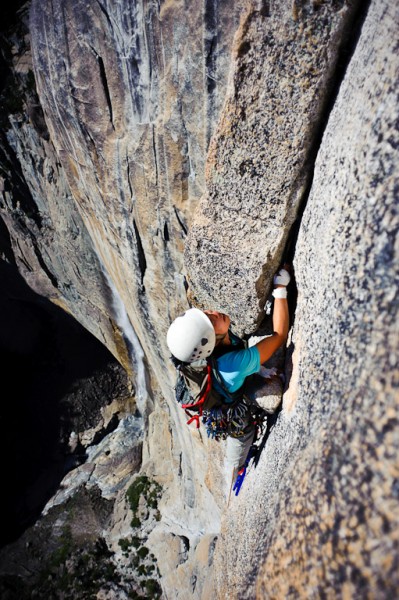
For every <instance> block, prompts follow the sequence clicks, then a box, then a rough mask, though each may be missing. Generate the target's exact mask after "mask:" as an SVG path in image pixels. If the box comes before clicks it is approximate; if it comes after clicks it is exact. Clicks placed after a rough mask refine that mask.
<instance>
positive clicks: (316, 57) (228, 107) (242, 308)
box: [185, 0, 359, 334]
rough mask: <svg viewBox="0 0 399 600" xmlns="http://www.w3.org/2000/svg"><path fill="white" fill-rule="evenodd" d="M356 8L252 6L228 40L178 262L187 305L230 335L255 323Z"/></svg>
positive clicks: (302, 188)
mask: <svg viewBox="0 0 399 600" xmlns="http://www.w3.org/2000/svg"><path fill="white" fill-rule="evenodd" d="M358 4H359V3H358V2H350V3H345V2H328V3H327V2H317V3H311V2H291V1H288V0H286V1H284V2H278V3H273V4H270V3H267V2H266V3H260V2H259V3H256V2H253V3H249V7H248V12H247V14H246V15H245V17H244V18H243V20H242V23H241V26H240V28H239V30H238V31H237V33H236V36H235V39H234V47H233V57H232V67H231V73H230V79H229V85H228V89H227V96H226V101H225V104H224V107H223V112H222V116H221V118H220V120H219V123H218V126H217V129H216V132H215V135H214V138H213V140H212V143H211V147H210V151H209V155H208V160H207V167H206V175H207V177H206V191H205V193H204V195H203V197H202V200H201V204H200V207H199V209H197V211H196V214H195V217H194V220H193V224H192V227H191V229H190V233H189V237H188V240H187V244H186V249H185V263H186V268H187V271H188V276H189V282H190V288H191V289H190V292H191V295H192V298H193V301H194V302H196V303H198V304H199V305H200V307H203V308H208V307H211V308H215V309H218V310H222V311H223V312H225V313H227V314H229V315H230V316H231V317H232V320H233V323H234V326H235V330H236V331H237V333H239V334H242V333H247V334H248V333H251V332H252V331H254V329H255V328H256V326H257V325H258V324H259V322H260V320H261V319H262V317H263V316H264V315H263V311H262V308H263V305H264V302H265V299H266V296H267V292H268V291H269V289H270V285H271V279H272V275H273V274H274V272H275V271H276V269H277V268H278V266H279V263H280V261H281V259H282V255H283V250H284V247H285V244H286V242H287V238H288V235H289V232H290V228H291V226H292V224H293V222H294V220H295V218H296V215H297V213H298V210H299V207H300V203H301V200H302V198H303V196H304V194H305V192H306V187H307V185H308V184H309V181H310V179H311V174H312V164H313V160H314V153H315V147H316V146H317V144H318V142H319V139H320V135H321V131H322V128H323V126H324V123H323V120H324V118H325V110H326V108H327V106H328V103H329V102H330V96H331V94H332V93H333V91H334V85H335V84H336V79H337V77H338V76H339V75H338V71H339V67H338V62H339V60H340V59H341V53H342V49H343V47H344V45H345V43H346V42H347V41H348V35H349V32H350V30H351V27H352V25H353V23H354V21H355V16H356V10H355V9H356V7H357V5H358Z"/></svg>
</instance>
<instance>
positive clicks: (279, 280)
mask: <svg viewBox="0 0 399 600" xmlns="http://www.w3.org/2000/svg"><path fill="white" fill-rule="evenodd" d="M290 281H291V276H290V274H289V273H288V271H287V270H286V269H280V270H279V271H278V272H277V273H276V274H275V276H274V277H273V283H274V285H283V286H287V285H288V284H289V282H290Z"/></svg>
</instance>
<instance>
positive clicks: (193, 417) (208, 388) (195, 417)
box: [181, 364, 212, 429]
mask: <svg viewBox="0 0 399 600" xmlns="http://www.w3.org/2000/svg"><path fill="white" fill-rule="evenodd" d="M206 371H207V373H206V375H207V378H208V380H207V382H206V387H205V390H204V393H203V394H202V396H201V397H200V399H199V400H198V402H196V403H195V404H182V405H181V406H182V408H184V410H185V412H186V415H187V416H188V417H190V419H189V420H188V421H187V425H190V424H191V423H192V422H193V421H195V423H196V427H197V429H199V426H200V418H201V417H202V412H203V405H204V402H205V400H206V398H207V396H208V394H209V392H210V391H211V388H212V378H211V372H212V369H211V365H209V364H208V365H207V369H206ZM197 407H199V411H198V413H197V414H196V415H192V414H191V413H190V411H189V409H192V408H197Z"/></svg>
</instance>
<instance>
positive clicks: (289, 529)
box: [215, 2, 399, 598]
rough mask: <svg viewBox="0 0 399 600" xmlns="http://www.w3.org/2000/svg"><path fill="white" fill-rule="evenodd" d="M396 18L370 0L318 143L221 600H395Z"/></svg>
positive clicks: (219, 559) (228, 525)
mask: <svg viewBox="0 0 399 600" xmlns="http://www.w3.org/2000/svg"><path fill="white" fill-rule="evenodd" d="M398 17H399V14H398V9H397V7H393V6H392V5H391V4H390V3H388V2H372V3H371V6H370V9H369V12H368V14H367V18H366V20H365V22H364V25H363V27H362V32H361V36H360V39H359V41H358V43H357V46H356V49H355V52H354V54H353V57H352V60H351V62H350V64H349V67H348V69H347V72H346V74H345V78H344V80H343V82H342V85H341V87H340V90H339V94H338V97H337V99H336V102H335V105H334V108H333V110H332V113H331V115H330V118H329V121H328V124H327V127H326V130H325V132H324V136H323V140H322V144H321V147H320V149H319V152H318V155H317V161H316V165H315V172H314V180H313V185H312V188H311V191H310V196H309V199H308V202H307V205H306V209H305V211H304V215H303V218H302V222H301V228H300V232H299V237H298V242H297V245H296V251H295V259H294V267H295V276H296V283H297V287H298V291H299V293H298V304H297V308H296V312H295V323H294V326H293V329H292V332H291V333H292V336H291V339H290V344H289V350H290V352H289V356H291V362H292V370H291V376H290V379H289V380H288V382H287V389H286V391H285V394H284V398H283V408H282V412H281V414H280V416H279V419H278V421H277V423H276V425H275V427H274V429H273V431H272V433H271V436H270V438H269V440H268V442H267V444H266V447H265V450H264V452H263V454H262V457H261V460H260V462H259V464H258V467H257V469H255V470H253V471H252V472H251V473H250V475H249V476H248V481H247V485H246V487H245V489H243V491H242V495H241V496H240V497H239V498H238V499H237V502H236V503H235V504H234V506H233V508H232V511H231V513H229V514H226V515H225V517H224V521H223V526H222V535H221V538H219V541H218V544H217V546H216V553H215V567H216V568H215V573H216V574H218V575H217V576H216V580H217V581H216V584H215V585H216V588H217V590H218V594H217V595H218V597H220V598H230V597H234V598H254V597H256V598H320V597H327V598H333V597H334V598H336V597H340V598H359V597H363V598H366V597H372V598H392V597H394V596H396V595H397V593H398V589H399V578H398V573H399V569H398V560H399V546H398V523H399V488H398V476H399V470H398V461H397V456H398V451H399V436H398V433H397V431H398V401H399V392H398V386H399V369H398V355H399V353H398V350H399V335H398V334H399V330H398V321H397V309H398V277H399V272H398V265H399V260H398V259H399V256H398V253H399V247H398V239H397V231H398V224H399V217H398V204H397V201H398V198H397V190H398V171H397V165H398V158H399V157H398V147H399V146H398V141H399V140H398V128H397V115H398V96H397V91H398V90H397V87H396V86H397V73H398V68H399V60H398V54H397V51H396V43H395V34H394V32H395V31H397V28H398V25H399V20H398ZM395 315H396V316H395ZM238 523H241V525H237V524H238ZM222 565H223V569H225V570H226V571H227V572H228V573H229V574H230V576H229V578H227V580H226V578H224V577H221V576H220V573H221V568H222Z"/></svg>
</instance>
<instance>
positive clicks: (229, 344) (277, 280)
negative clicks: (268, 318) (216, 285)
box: [167, 268, 290, 479]
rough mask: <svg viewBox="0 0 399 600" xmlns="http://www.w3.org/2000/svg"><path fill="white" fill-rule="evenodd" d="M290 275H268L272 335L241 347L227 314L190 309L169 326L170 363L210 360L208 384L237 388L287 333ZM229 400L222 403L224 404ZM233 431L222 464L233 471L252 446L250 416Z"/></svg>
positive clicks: (256, 370)
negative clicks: (214, 369)
mask: <svg viewBox="0 0 399 600" xmlns="http://www.w3.org/2000/svg"><path fill="white" fill-rule="evenodd" d="M289 281H290V275H289V273H288V271H287V270H286V269H284V268H283V269H280V270H279V272H278V273H277V274H276V275H275V276H274V279H273V283H274V290H273V293H272V295H273V297H274V299H275V301H274V308H273V334H272V335H270V336H268V337H266V338H264V339H263V340H261V341H260V342H258V343H257V344H256V345H255V346H252V347H250V348H245V347H244V345H243V343H242V340H240V338H238V337H237V336H235V335H234V334H233V333H232V332H231V331H230V317H228V315H225V314H223V313H221V312H218V311H213V310H205V311H200V310H199V309H197V308H191V309H189V310H188V311H186V312H185V313H184V315H182V316H180V317H177V319H175V320H174V321H173V323H172V324H171V325H170V327H169V330H168V334H167V345H168V347H169V350H170V351H171V353H172V356H173V357H174V364H175V366H179V365H180V366H181V365H188V364H189V365H192V364H193V363H196V362H197V361H201V360H204V359H206V360H207V361H209V360H211V359H212V358H216V364H217V372H218V373H219V375H220V378H221V381H220V380H219V381H218V378H215V377H212V386H213V387H214V388H216V389H217V390H218V391H219V392H221V393H223V390H226V389H227V391H228V392H230V393H234V392H236V391H238V390H242V389H243V385H244V382H245V379H246V377H248V376H249V375H252V374H254V373H258V372H259V370H260V368H261V365H262V363H264V362H266V361H267V360H269V358H270V357H271V356H272V355H273V354H274V353H275V352H276V350H278V348H280V346H281V345H282V344H283V343H284V342H285V340H286V338H287V335H288V327H289V312H288V302H287V290H286V286H287V285H288V283H289ZM228 402H229V399H228V398H227V400H226V403H227V405H228ZM244 425H245V426H244V427H243V429H242V431H240V432H239V435H237V436H235V435H229V436H228V438H227V448H226V462H227V464H228V465H229V466H230V468H232V469H233V479H234V474H237V472H238V470H239V469H240V467H241V466H242V465H243V464H244V463H245V459H246V457H247V454H248V452H249V450H250V447H251V445H252V442H253V439H254V434H255V429H254V426H253V425H252V423H251V419H250V418H249V419H247V421H245V423H244Z"/></svg>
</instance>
